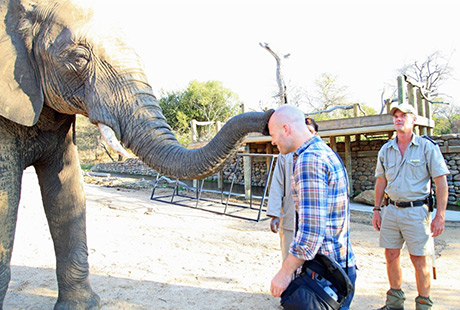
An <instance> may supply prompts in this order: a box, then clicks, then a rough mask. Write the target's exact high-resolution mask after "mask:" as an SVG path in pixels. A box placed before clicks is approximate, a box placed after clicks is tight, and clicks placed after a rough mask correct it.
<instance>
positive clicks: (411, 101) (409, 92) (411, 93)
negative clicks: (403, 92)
mask: <svg viewBox="0 0 460 310" xmlns="http://www.w3.org/2000/svg"><path fill="white" fill-rule="evenodd" d="M416 89H417V88H415V87H414V85H412V84H411V83H407V96H408V99H409V104H410V105H411V106H413V107H414V108H415V112H416V113H415V116H417V115H420V113H418V106H417V104H416V96H415V91H416ZM420 130H421V128H420V126H417V128H414V132H415V133H417V134H418V135H420Z"/></svg>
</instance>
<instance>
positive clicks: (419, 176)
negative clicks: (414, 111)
mask: <svg viewBox="0 0 460 310" xmlns="http://www.w3.org/2000/svg"><path fill="white" fill-rule="evenodd" d="M446 174H449V169H448V168H447V165H446V162H445V161H444V157H443V156H442V154H441V151H440V150H439V147H438V146H437V145H436V144H434V143H433V142H432V141H430V140H428V139H425V138H422V137H420V136H417V135H415V134H413V136H412V140H411V142H410V143H409V145H408V146H407V149H406V151H405V152H404V157H401V152H400V151H399V148H398V144H397V143H396V139H392V140H390V141H388V142H387V143H385V144H384V145H383V146H382V148H381V149H380V151H379V155H378V158H377V167H376V169H375V177H376V178H385V179H386V180H387V186H386V188H385V192H386V193H387V194H388V196H390V198H391V199H392V200H394V201H402V202H405V201H415V200H422V199H425V197H427V196H428V195H429V194H430V176H431V177H432V178H436V177H439V176H442V175H446Z"/></svg>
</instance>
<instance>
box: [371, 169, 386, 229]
mask: <svg viewBox="0 0 460 310" xmlns="http://www.w3.org/2000/svg"><path fill="white" fill-rule="evenodd" d="M386 187H387V180H386V179H385V178H381V177H379V178H377V180H376V181H375V199H374V200H375V202H374V215H373V216H372V225H373V226H374V228H375V230H377V231H380V225H381V222H382V219H381V218H380V207H381V206H382V201H383V196H384V195H385V188H386Z"/></svg>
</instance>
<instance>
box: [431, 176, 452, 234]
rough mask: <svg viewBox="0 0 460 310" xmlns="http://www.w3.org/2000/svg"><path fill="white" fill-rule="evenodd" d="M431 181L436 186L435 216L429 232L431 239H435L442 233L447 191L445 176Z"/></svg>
mask: <svg viewBox="0 0 460 310" xmlns="http://www.w3.org/2000/svg"><path fill="white" fill-rule="evenodd" d="M433 180H434V184H435V186H436V216H435V217H434V219H433V221H432V222H431V232H432V233H433V237H437V236H439V235H441V234H442V232H443V231H444V225H445V217H446V207H447V199H448V196H449V190H448V185H447V177H446V176H445V175H442V176H439V177H436V178H433Z"/></svg>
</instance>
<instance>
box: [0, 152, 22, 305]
mask: <svg viewBox="0 0 460 310" xmlns="http://www.w3.org/2000/svg"><path fill="white" fill-rule="evenodd" d="M4 148H5V145H0V309H3V300H4V299H5V294H6V292H7V290H8V284H9V282H10V279H11V270H10V261H11V254H12V251H13V241H14V234H15V230H16V220H17V216H18V205H19V199H20V195H21V177H22V168H20V167H19V164H18V163H17V162H16V161H17V156H14V155H13V154H12V152H11V148H9V149H8V151H7V152H5V150H4ZM15 157H16V160H14V158H15Z"/></svg>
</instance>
